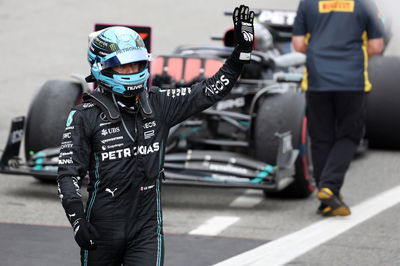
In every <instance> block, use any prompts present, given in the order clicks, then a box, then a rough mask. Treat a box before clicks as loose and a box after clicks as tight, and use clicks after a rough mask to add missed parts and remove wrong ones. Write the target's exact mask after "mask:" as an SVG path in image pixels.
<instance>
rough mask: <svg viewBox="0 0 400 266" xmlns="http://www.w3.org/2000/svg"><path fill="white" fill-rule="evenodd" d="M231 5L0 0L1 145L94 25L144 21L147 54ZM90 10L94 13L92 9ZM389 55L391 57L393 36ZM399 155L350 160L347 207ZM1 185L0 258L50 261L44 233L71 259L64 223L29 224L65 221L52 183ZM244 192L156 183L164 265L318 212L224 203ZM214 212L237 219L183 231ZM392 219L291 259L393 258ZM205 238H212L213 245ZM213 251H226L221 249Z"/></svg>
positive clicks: (382, 184)
mask: <svg viewBox="0 0 400 266" xmlns="http://www.w3.org/2000/svg"><path fill="white" fill-rule="evenodd" d="M384 2H385V3H388V2H391V3H392V10H395V8H393V6H395V5H396V4H395V2H394V1H392V0H391V1H388V0H387V1H384ZM240 3H242V1H228V0H220V1H213V2H211V1H207V2H202V3H193V2H191V1H183V0H179V1H178V0H173V1H168V2H161V1H160V2H159V1H154V0H153V1H143V2H137V1H135V2H133V1H128V0H123V1H118V2H115V3H114V2H113V3H110V2H109V1H107V2H106V1H94V0H88V1H77V0H70V1H66V0H60V1H50V0H41V1H35V2H26V1H21V0H17V1H15V0H0V23H1V25H2V26H1V27H0V51H2V54H3V56H2V60H1V64H0V73H2V74H1V75H0V82H1V86H2V88H1V89H0V106H1V112H0V144H4V143H5V140H6V137H7V134H8V130H9V129H8V127H9V122H10V121H11V119H12V117H14V116H16V115H24V114H25V113H26V111H27V108H28V106H29V103H30V100H31V99H32V97H33V95H34V93H35V91H36V89H37V88H39V86H40V85H41V84H43V83H44V82H45V81H46V80H48V79H54V78H61V79H68V78H69V74H71V73H80V74H87V71H88V69H87V64H86V61H85V60H86V59H85V51H86V50H85V47H86V40H87V34H88V32H89V31H90V30H91V28H92V25H93V24H94V23H95V22H105V23H121V24H141V25H151V26H153V30H154V39H153V51H154V53H156V54H162V53H168V52H170V51H172V49H173V48H174V47H176V46H177V45H180V44H212V43H213V42H211V41H209V38H208V36H209V35H211V34H221V33H222V32H224V30H225V29H226V28H228V27H230V26H231V20H230V18H228V17H224V16H222V12H223V11H224V10H230V9H232V7H233V6H235V5H236V4H240ZM243 3H247V4H250V5H251V6H254V7H267V5H268V7H270V8H282V9H294V8H295V7H296V6H297V3H298V1H290V0H286V1H282V0H280V1H276V0H275V1H269V2H268V3H267V2H265V1H243ZM95 8H96V9H97V11H96V12H92V11H93V10H94V9H95ZM396 25H398V23H397V21H395V22H394V26H395V27H394V28H395V30H396V29H397V28H399V27H396ZM388 52H389V53H391V54H400V53H399V47H398V37H397V35H395V36H394V38H393V40H392V43H391V45H390V47H389V49H388ZM0 149H1V147H0ZM399 161H400V153H399V152H396V151H368V152H367V153H366V154H365V155H364V156H362V157H360V158H358V159H356V160H355V161H354V163H353V165H352V166H351V169H350V171H349V173H348V176H347V178H346V184H345V187H344V189H343V194H344V195H345V198H346V201H347V202H348V203H349V205H350V206H354V205H356V204H358V203H360V202H362V201H364V200H366V199H368V198H369V197H372V196H374V195H377V194H379V193H380V192H382V191H385V190H387V189H389V188H391V187H394V186H397V185H399V184H400V180H399V178H398V177H399V174H398V173H399V172H400V166H399ZM0 184H1V185H0V223H2V224H1V225H0V232H1V233H0V258H1V261H0V265H5V266H6V265H54V264H53V263H52V261H50V260H49V256H47V257H46V256H43V257H41V255H43V254H45V253H48V254H53V253H52V251H50V250H48V248H49V245H48V244H46V240H47V241H54V242H52V243H57V241H59V242H60V244H62V247H63V248H61V249H60V253H54V257H55V258H60V257H61V258H63V257H65V258H66V259H68V258H71V257H68V256H77V255H76V253H75V250H77V249H76V247H75V246H74V244H73V239H72V234H71V235H70V239H69V240H65V241H68V242H63V241H62V240H61V238H62V237H63V236H67V235H68V234H69V233H70V231H69V229H68V228H67V227H61V228H59V227H56V228H55V229H48V227H45V228H44V229H43V228H42V227H40V226H39V227H37V226H30V225H29V224H41V225H57V226H67V221H66V218H65V215H64V213H63V210H62V209H61V206H60V203H59V200H58V198H57V197H56V189H55V186H53V185H46V184H41V183H39V182H37V181H35V180H34V179H32V178H31V177H21V176H5V175H0ZM243 193H244V190H240V189H234V190H223V189H205V188H186V187H176V186H165V187H164V190H163V205H164V221H165V233H166V235H167V237H166V239H167V241H168V242H167V243H166V248H167V256H166V265H170V266H180V265H182V266H183V265H195V264H188V263H187V262H188V261H189V262H190V261H191V260H192V259H193V261H195V258H199V259H198V260H196V262H195V263H199V264H198V265H210V264H211V263H215V262H217V261H218V260H217V259H221V260H222V259H224V258H227V257H228V256H230V255H231V254H232V253H240V252H242V251H244V250H246V249H251V248H253V247H255V246H257V245H258V244H259V243H260V242H262V243H265V242H268V241H271V240H274V239H277V238H280V237H282V236H284V235H286V234H289V233H291V232H295V231H297V230H300V229H302V228H304V227H306V226H308V225H310V224H313V223H315V222H317V221H320V220H321V219H322V218H320V217H318V216H316V215H315V214H314V211H315V208H316V206H317V201H316V200H315V199H314V198H309V199H306V200H279V199H268V200H263V201H261V202H260V203H259V204H257V205H255V206H253V207H249V208H246V207H230V203H231V202H232V201H234V200H235V199H236V198H237V197H239V196H241V195H242V194H243ZM254 197H262V195H261V194H258V195H257V194H256V195H255V196H254ZM217 215H218V216H221V215H222V216H236V217H240V220H239V222H237V223H235V224H234V225H232V226H230V227H228V228H227V229H226V230H224V231H223V232H222V233H221V234H219V235H218V237H215V238H214V237H212V238H208V237H205V238H204V239H206V240H200V239H201V238H202V237H201V236H200V237H194V236H190V235H188V232H190V231H191V230H193V229H195V228H197V227H198V226H199V225H201V224H202V223H204V222H205V221H207V220H208V219H210V218H212V217H214V216H217ZM399 218H400V214H399V206H395V207H393V208H390V209H388V210H386V211H385V212H383V213H382V214H380V215H378V216H376V217H374V218H372V219H370V220H368V221H367V222H365V223H363V224H361V225H359V226H357V227H355V228H354V229H352V230H351V231H348V232H346V233H345V234H343V235H340V236H338V237H336V238H335V239H333V240H331V241H329V242H328V243H326V244H324V245H321V246H320V247H319V248H316V249H314V250H312V251H310V252H308V253H306V254H304V255H303V256H301V257H299V258H297V259H295V260H294V261H292V262H291V263H290V265H322V264H324V265H400V259H399V254H400V252H399V251H400V247H399V243H400V241H399V240H400V239H399V232H400V228H399V222H398V221H399V220H400V219H399ZM4 223H7V224H6V225H4ZM8 223H11V224H14V223H22V224H28V225H10V224H8ZM52 232H54V234H53V233H52ZM6 233H7V234H6ZM58 237H59V240H57V238H58ZM209 239H210V240H209ZM208 240H209V241H208ZM35 241H36V242H35ZM199 241H200V242H201V243H199ZM259 241H260V242H259ZM29 243H31V244H29ZM32 243H36V244H35V245H32ZM214 243H215V244H216V245H212V244H214ZM210 245H211V246H210ZM235 245H236V246H235ZM24 247H26V248H28V249H29V251H30V254H31V256H30V258H33V257H35V256H36V257H39V258H43V260H42V261H39V262H37V264H32V263H28V264H27V263H26V262H29V261H27V260H26V256H27V254H24V253H19V252H18V249H19V248H24ZM209 247H211V248H210V249H209ZM207 250H211V251H212V252H207ZM12 251H13V252H12ZM214 251H218V252H214ZM231 251H232V252H231ZM68 252H72V253H68ZM230 252H231V253H230ZM222 253H224V254H226V256H225V255H224V254H223V255H224V256H220V255H221V254H222ZM68 254H69V255H68ZM216 255H219V256H220V257H215V256H216ZM7 261H10V263H9V264H7V263H8V262H7ZM18 261H19V262H18ZM6 262H7V263H6ZM18 263H20V264H18ZM60 265H62V264H60ZM65 265H76V263H74V262H70V263H68V264H65Z"/></svg>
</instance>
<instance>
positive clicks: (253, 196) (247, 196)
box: [229, 189, 264, 208]
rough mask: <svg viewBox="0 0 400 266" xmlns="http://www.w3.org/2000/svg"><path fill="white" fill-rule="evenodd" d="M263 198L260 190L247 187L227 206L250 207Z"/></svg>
mask: <svg viewBox="0 0 400 266" xmlns="http://www.w3.org/2000/svg"><path fill="white" fill-rule="evenodd" d="M263 199H264V196H263V195H262V191H261V190H256V189H247V190H246V191H245V192H244V194H243V195H241V196H239V197H237V198H236V199H235V200H234V201H232V202H231V204H229V206H230V207H235V208H252V207H254V206H256V205H257V204H259V203H260V202H261V201H263Z"/></svg>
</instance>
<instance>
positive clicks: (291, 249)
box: [214, 186, 400, 266]
mask: <svg viewBox="0 0 400 266" xmlns="http://www.w3.org/2000/svg"><path fill="white" fill-rule="evenodd" d="M399 194H400V186H397V187H395V188H393V189H390V190H387V191H385V192H383V193H381V194H379V195H377V196H375V197H373V198H371V199H368V200H366V201H364V202H362V203H360V204H358V205H357V206H355V207H353V208H351V210H352V215H350V216H347V217H332V218H326V219H324V220H322V221H320V222H317V223H314V224H312V225H310V226H308V227H306V228H304V229H302V230H300V231H297V232H294V233H291V234H289V235H286V236H284V237H282V238H279V239H276V240H274V241H271V242H269V243H266V244H264V245H261V246H259V247H257V248H255V249H252V250H249V251H247V252H244V253H242V254H239V255H237V256H235V257H232V258H230V259H227V260H225V261H222V262H220V263H217V264H215V265H214V266H232V265H235V266H265V265H268V266H278V265H284V264H286V263H288V262H290V261H292V260H294V259H295V258H297V257H299V256H301V255H303V254H305V253H307V252H308V251H310V250H312V249H314V248H316V247H318V246H320V245H321V244H323V243H325V242H327V241H329V240H331V239H333V238H334V237H336V236H338V235H340V234H342V233H344V232H346V231H347V230H349V229H351V228H352V227H354V226H356V225H358V224H360V223H362V222H364V221H366V220H368V219H370V218H371V217H373V216H375V215H377V214H378V213H380V212H382V211H384V210H386V209H388V208H390V207H393V206H394V205H396V204H398V203H399V202H400V197H399Z"/></svg>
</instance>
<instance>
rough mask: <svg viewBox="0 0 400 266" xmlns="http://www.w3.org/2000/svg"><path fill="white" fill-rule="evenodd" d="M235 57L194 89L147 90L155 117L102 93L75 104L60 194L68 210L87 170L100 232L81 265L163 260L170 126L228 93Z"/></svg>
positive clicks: (235, 73)
mask: <svg viewBox="0 0 400 266" xmlns="http://www.w3.org/2000/svg"><path fill="white" fill-rule="evenodd" d="M237 58H238V53H237V51H234V52H233V54H232V55H231V57H230V58H228V59H227V60H226V62H225V64H224V65H223V66H222V68H221V69H220V70H219V71H218V72H217V73H216V74H215V75H214V76H213V77H211V78H209V79H206V80H204V81H201V82H199V83H196V84H194V85H192V86H191V87H185V88H177V89H167V90H163V89H160V88H151V89H149V90H148V102H149V104H150V106H151V108H152V111H153V112H152V114H151V115H145V114H144V112H142V111H137V112H127V111H125V110H124V109H123V108H122V109H121V108H118V107H116V106H117V105H116V104H114V103H115V101H114V102H112V100H111V99H112V97H110V95H109V96H106V97H104V94H100V93H99V92H95V93H94V94H93V95H92V96H93V97H90V96H88V97H86V101H85V102H84V103H82V104H80V105H78V106H76V107H74V108H73V109H72V111H71V113H70V115H69V118H68V121H67V127H66V129H65V132H64V134H63V139H62V143H61V150H60V157H59V169H58V179H57V181H58V185H59V195H60V198H61V199H62V205H63V207H64V209H65V210H66V213H67V214H69V213H71V212H70V211H69V208H70V206H73V205H76V204H82V203H81V202H82V200H81V194H80V187H81V183H82V182H81V180H82V178H83V177H84V176H86V174H87V172H89V184H88V188H87V189H88V192H89V198H88V202H87V204H86V209H85V218H86V220H87V221H89V222H90V223H91V224H92V225H93V226H94V227H95V228H96V230H97V231H98V232H99V234H100V236H101V237H100V239H99V240H98V241H97V245H98V247H97V249H96V250H90V251H87V250H82V252H81V260H82V265H96V266H98V265H121V264H122V263H123V265H140V266H146V265H163V229H162V222H163V221H162V212H161V205H160V189H161V179H162V177H163V163H164V153H165V152H164V151H165V144H166V142H167V137H168V132H169V129H170V128H171V127H172V126H174V125H176V124H178V123H180V122H181V121H183V120H185V119H186V118H188V117H190V116H191V115H193V114H195V113H198V112H200V111H202V110H205V109H207V108H208V107H210V106H211V105H213V104H214V103H216V102H217V101H218V100H220V99H222V98H223V97H224V96H225V95H226V94H227V93H229V91H230V90H231V88H232V87H233V85H234V84H235V82H236V80H237V79H238V77H239V75H240V72H241V69H242V63H240V61H238V59H237ZM107 100H108V103H107ZM105 102H106V103H105ZM110 102H111V104H110ZM101 103H103V104H101Z"/></svg>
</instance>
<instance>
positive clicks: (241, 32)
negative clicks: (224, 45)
mask: <svg viewBox="0 0 400 266" xmlns="http://www.w3.org/2000/svg"><path fill="white" fill-rule="evenodd" d="M232 18H233V25H234V36H235V41H236V44H237V51H238V52H239V58H238V59H239V61H240V62H241V63H244V64H247V63H250V58H251V51H252V50H253V43H254V25H253V20H254V12H253V11H250V10H249V7H248V6H245V5H241V6H240V7H236V8H235V10H234V11H233V16H232Z"/></svg>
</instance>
